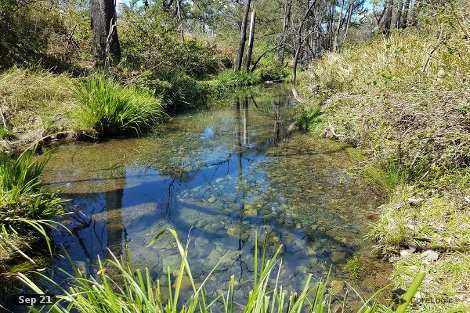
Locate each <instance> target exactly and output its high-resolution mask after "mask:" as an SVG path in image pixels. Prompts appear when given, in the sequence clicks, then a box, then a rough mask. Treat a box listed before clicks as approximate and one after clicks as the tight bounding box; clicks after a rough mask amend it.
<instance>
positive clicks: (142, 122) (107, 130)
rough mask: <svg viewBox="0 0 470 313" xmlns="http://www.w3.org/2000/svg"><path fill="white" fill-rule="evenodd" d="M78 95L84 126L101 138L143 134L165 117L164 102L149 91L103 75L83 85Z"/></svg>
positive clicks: (96, 76) (93, 76)
mask: <svg viewBox="0 0 470 313" xmlns="http://www.w3.org/2000/svg"><path fill="white" fill-rule="evenodd" d="M76 94H77V98H78V101H79V102H80V105H81V111H80V114H79V119H80V120H81V122H82V125H83V127H84V128H85V129H93V130H94V131H95V132H96V133H97V134H98V135H100V136H108V135H118V134H123V133H132V134H135V135H140V134H142V133H143V132H144V131H145V130H147V129H149V128H150V127H151V126H152V125H153V124H154V123H156V122H158V121H159V120H161V119H162V118H163V117H164V115H165V114H164V112H163V103H162V100H161V99H159V98H156V97H154V96H153V95H152V94H151V93H150V92H149V91H148V90H145V89H139V88H137V87H125V86H122V85H120V84H119V83H117V82H116V81H114V80H113V79H112V78H110V77H106V76H104V75H101V74H96V75H92V76H90V77H89V78H87V79H86V80H84V81H83V82H82V83H80V84H79V85H78V86H77V88H76Z"/></svg>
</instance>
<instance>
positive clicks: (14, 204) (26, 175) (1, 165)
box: [0, 148, 63, 262]
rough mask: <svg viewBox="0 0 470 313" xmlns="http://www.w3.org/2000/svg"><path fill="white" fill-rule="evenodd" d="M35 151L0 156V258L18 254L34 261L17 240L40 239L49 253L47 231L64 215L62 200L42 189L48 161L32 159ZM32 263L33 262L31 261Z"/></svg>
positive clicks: (46, 159)
mask: <svg viewBox="0 0 470 313" xmlns="http://www.w3.org/2000/svg"><path fill="white" fill-rule="evenodd" d="M35 151H36V149H35V148H33V149H32V150H26V151H24V152H23V153H22V154H20V155H19V156H17V157H11V156H9V155H6V154H4V153H2V154H0V250H1V251H0V254H1V255H2V258H5V257H6V256H4V255H3V254H9V253H11V252H17V253H19V254H20V255H22V256H23V257H25V258H27V259H28V260H30V261H33V260H32V259H31V258H30V257H29V256H28V255H27V253H26V252H24V251H23V250H22V248H21V247H22V246H24V245H25V242H24V241H27V239H25V240H24V241H23V242H22V240H20V238H31V237H33V238H34V237H37V236H39V237H42V238H43V239H44V240H45V241H46V244H47V248H48V250H49V252H50V253H52V249H51V243H50V238H49V236H48V229H49V228H51V227H53V228H54V227H56V226H59V225H60V224H59V223H57V222H54V221H53V220H51V219H52V218H53V217H55V216H58V215H61V214H63V208H62V202H63V201H62V200H60V199H59V198H57V197H56V196H55V195H53V194H49V193H45V192H44V191H43V190H42V188H41V183H40V175H41V173H42V171H43V169H44V166H45V165H46V163H47V161H48V157H47V156H44V157H43V158H42V159H41V160H37V159H36V158H35ZM33 262H34V261H33Z"/></svg>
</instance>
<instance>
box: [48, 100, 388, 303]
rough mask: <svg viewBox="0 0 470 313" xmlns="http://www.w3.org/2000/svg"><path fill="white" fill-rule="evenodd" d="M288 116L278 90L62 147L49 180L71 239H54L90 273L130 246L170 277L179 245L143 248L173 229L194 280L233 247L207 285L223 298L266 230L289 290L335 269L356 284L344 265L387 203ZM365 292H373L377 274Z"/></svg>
mask: <svg viewBox="0 0 470 313" xmlns="http://www.w3.org/2000/svg"><path fill="white" fill-rule="evenodd" d="M292 115H293V108H292V106H291V104H290V99H289V96H286V95H285V94H283V93H276V92H271V94H270V95H269V96H268V97H257V96H247V97H243V96H238V97H235V98H234V99H233V101H232V102H231V104H230V105H229V106H228V107H226V108H219V109H214V110H213V111H210V112H202V113H193V114H185V115H181V116H177V117H175V118H174V119H173V121H172V123H171V124H170V125H169V126H168V127H169V129H171V131H169V132H163V133H161V134H155V135H152V136H149V137H146V138H136V139H121V140H110V141H107V142H103V143H99V144H96V143H95V144H90V143H76V144H72V145H68V146H62V147H59V148H58V149H57V151H56V152H55V153H54V154H53V156H52V158H51V160H50V162H49V165H48V167H47V169H46V172H45V180H46V183H48V184H49V188H51V189H54V190H59V192H60V194H61V195H62V196H63V197H65V198H68V199H70V202H68V204H67V206H68V208H69V210H70V211H71V212H73V213H72V214H71V215H68V216H67V217H66V218H65V219H64V221H63V222H64V223H65V224H67V226H68V227H69V229H70V230H71V231H72V233H73V236H71V235H69V234H67V233H65V232H54V233H53V239H54V242H55V243H57V244H58V245H62V246H63V247H64V248H65V250H66V252H67V254H68V255H69V256H70V258H71V259H72V260H73V262H74V264H75V265H76V266H77V267H79V268H80V269H81V270H82V271H83V272H86V273H90V274H92V273H95V271H96V263H97V258H98V256H100V257H101V258H106V257H109V251H111V252H112V253H113V254H114V255H116V256H118V257H123V256H124V254H125V251H126V249H128V250H129V252H130V255H131V256H132V259H133V260H134V261H135V262H136V263H137V265H140V266H148V267H149V268H150V269H153V270H155V272H154V277H160V278H161V279H162V280H163V281H165V279H166V275H163V274H166V273H167V271H168V267H170V272H171V274H172V275H173V274H175V272H174V271H175V270H177V268H178V264H179V257H178V255H177V251H176V250H175V245H174V242H173V241H172V239H171V238H169V237H164V238H162V239H160V240H159V241H158V242H157V244H156V245H155V246H152V247H151V248H146V245H147V244H148V243H149V242H150V240H151V239H152V238H153V236H155V235H156V234H157V233H158V231H160V230H161V229H163V228H164V227H173V228H175V229H176V230H177V231H178V233H179V235H180V238H185V237H186V236H187V235H188V234H189V233H190V236H191V244H190V253H189V254H190V255H189V258H190V265H191V270H192V272H193V275H194V276H195V279H197V280H199V281H202V279H203V278H204V277H205V275H207V274H208V273H209V271H210V270H211V268H212V267H213V266H214V265H215V264H216V263H217V262H218V261H219V260H220V258H221V257H222V256H223V255H224V254H225V253H226V252H227V251H229V255H228V257H227V258H226V259H225V261H224V262H223V263H222V264H221V265H220V267H219V269H218V270H217V271H216V272H215V273H214V276H213V277H212V279H211V280H209V281H208V283H207V288H208V290H209V291H211V292H216V291H217V289H219V288H224V286H225V285H224V283H223V282H226V281H228V280H229V279H230V276H231V275H235V277H237V278H238V279H239V281H240V282H241V281H246V280H249V279H250V277H251V276H252V271H253V269H252V263H253V249H254V238H255V234H256V233H260V234H263V235H262V237H263V238H266V242H267V246H268V251H271V253H272V252H273V251H274V250H275V249H276V248H277V247H278V246H279V245H280V244H283V247H284V248H283V251H282V257H283V267H284V269H283V271H282V272H281V276H280V277H281V281H282V282H283V284H284V285H285V286H286V288H299V287H301V286H302V284H303V281H304V279H305V277H306V275H307V274H309V273H312V274H314V276H315V277H316V278H318V279H320V278H321V277H324V276H326V275H327V273H328V271H329V270H330V268H331V272H332V274H331V275H332V278H333V279H349V274H348V272H347V270H345V268H344V265H345V264H346V262H347V261H348V259H350V258H351V257H352V256H354V255H355V254H358V253H364V251H368V250H370V246H371V243H370V242H368V241H367V240H365V239H364V234H365V232H366V225H367V222H368V220H367V216H368V215H370V213H371V211H372V210H373V209H374V208H375V207H376V205H377V204H378V202H379V200H380V195H377V194H374V193H373V191H372V190H368V189H367V186H366V185H365V184H364V183H363V182H362V181H361V180H360V179H359V178H357V177H354V176H352V175H350V174H349V169H350V168H351V167H352V166H354V165H355V164H357V163H355V162H356V161H355V160H354V158H353V157H352V156H351V154H350V153H349V150H348V149H349V148H347V147H346V146H344V145H342V144H339V143H334V142H329V141H323V140H317V139H312V138H311V137H310V136H306V135H302V134H294V135H293V136H289V137H288V136H287V134H288V131H287V129H288V126H289V125H290V123H291V122H292ZM108 249H109V251H108ZM58 268H65V269H67V270H70V269H71V266H70V264H69V261H68V259H67V258H66V257H64V254H63V253H62V254H59V255H58V256H57V257H56V258H55V260H54V263H53V265H52V266H51V268H50V276H52V277H54V279H56V280H58V281H60V280H62V279H64V275H63V274H61V273H60V272H59V271H58V270H57V269H58ZM381 270H382V268H380V267H379V268H378V270H377V272H374V270H373V269H372V270H371V273H370V277H375V276H377V275H379V273H378V272H380V271H381ZM379 276H380V275H379ZM351 283H352V284H353V285H355V286H356V288H358V289H359V290H362V291H364V292H368V291H369V290H368V288H365V287H364V286H358V285H360V284H359V283H355V282H351ZM369 283H370V284H369ZM368 284H369V285H368V286H367V287H369V288H371V289H373V288H375V287H376V286H375V285H374V278H371V279H370V280H369V281H368ZM377 284H379V285H381V284H382V285H383V284H384V282H383V281H381V282H378V283H377ZM363 287H364V288H363ZM237 292H238V293H239V295H240V296H244V292H246V290H245V288H244V287H243V286H242V287H240V290H238V291H237Z"/></svg>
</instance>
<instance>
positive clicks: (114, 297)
mask: <svg viewBox="0 0 470 313" xmlns="http://www.w3.org/2000/svg"><path fill="white" fill-rule="evenodd" d="M166 232H169V233H171V235H172V236H173V237H174V239H175V241H176V244H177V249H178V253H179V255H180V257H181V263H180V266H179V271H178V272H177V274H176V278H175V280H174V281H171V279H170V278H171V277H170V276H169V277H168V287H167V288H168V290H169V297H168V299H167V300H165V299H164V298H163V296H162V288H163V286H162V285H161V284H160V281H159V280H156V281H154V280H153V279H152V276H151V274H150V270H149V269H148V268H145V269H137V268H135V267H134V266H133V264H132V262H131V261H130V257H128V258H127V260H118V259H117V258H116V257H115V256H114V255H113V254H112V253H111V252H110V253H111V259H108V260H106V261H104V262H103V261H101V260H100V259H99V260H98V266H99V268H98V271H97V274H96V276H90V277H86V276H85V275H84V274H83V273H82V272H81V271H80V270H79V269H78V268H76V267H74V273H73V274H67V275H68V279H69V281H70V282H71V287H70V288H69V289H64V288H63V287H62V286H60V285H58V284H57V283H55V282H54V281H53V280H52V279H50V278H48V277H46V276H45V275H43V274H40V273H38V275H39V276H40V277H42V279H44V280H46V281H48V282H49V283H50V284H52V285H53V286H54V288H56V289H58V290H60V293H59V295H58V301H57V302H56V303H55V304H54V305H52V306H51V307H42V308H39V307H35V308H33V307H31V308H30V310H31V311H32V312H46V311H47V312H57V313H59V312H70V311H71V310H77V311H78V312H81V313H92V312H93V313H95V312H113V313H114V312H116V313H117V312H135V313H137V312H139V313H140V312H168V313H170V312H185V313H191V312H201V313H202V312H225V313H231V312H246V313H248V312H250V313H251V312H256V313H258V312H259V313H261V312H270V313H275V312H278V313H282V312H299V313H300V312H307V311H308V312H314V313H322V312H330V311H331V300H332V298H331V296H330V293H329V290H328V288H327V281H328V278H327V279H326V281H322V280H320V281H318V282H313V281H312V275H309V276H307V277H306V278H305V284H304V287H303V288H302V289H301V290H299V291H298V292H289V291H287V290H285V289H284V288H283V287H282V285H281V282H280V280H279V275H280V271H281V268H282V260H281V259H280V258H279V253H280V251H281V249H282V246H280V247H279V248H278V249H277V250H276V251H275V252H274V254H273V255H271V256H268V255H267V253H266V251H267V250H266V247H265V246H264V245H263V246H259V244H258V238H257V239H256V241H255V247H254V263H253V269H254V272H253V278H252V281H251V283H252V284H253V285H252V288H251V291H249V292H248V294H247V299H246V300H243V299H237V298H236V297H235V292H234V291H235V288H237V287H236V285H235V279H234V277H233V276H232V277H231V279H230V281H227V282H221V284H227V289H226V291H225V292H222V293H220V294H219V296H218V297H216V298H215V299H210V298H209V297H208V296H207V293H206V290H205V284H206V282H207V281H208V280H209V278H210V277H211V275H212V273H213V272H214V271H215V270H216V269H217V267H218V265H219V264H220V263H221V262H222V261H223V258H222V259H220V261H219V262H218V264H216V265H215V267H214V268H213V269H212V270H211V271H210V273H209V274H208V276H207V277H206V278H205V279H204V280H203V281H202V282H200V283H196V282H195V281H194V279H193V276H192V273H191V269H190V265H189V263H188V252H189V251H188V246H189V240H188V242H187V243H186V244H185V245H184V244H183V243H181V241H180V240H179V238H178V235H177V233H176V231H175V230H173V229H165V230H163V231H161V232H160V233H159V234H158V235H157V236H156V237H155V238H154V240H152V242H151V243H150V244H149V246H150V245H153V244H154V243H155V242H156V241H157V240H158V239H159V238H160V237H161V236H163V235H164V234H165V233H166ZM116 272H117V273H118V274H117V275H116V274H114V275H113V274H111V273H116ZM184 276H186V277H187V278H188V279H189V281H190V284H191V287H190V289H191V291H190V295H189V296H188V298H186V299H184V298H183V294H182V281H183V277H184ZM19 278H20V280H21V281H23V282H24V283H25V284H26V285H28V286H29V287H30V288H32V289H33V290H34V291H35V292H37V293H40V294H41V293H43V290H41V288H40V287H39V286H38V285H36V284H35V283H34V282H33V281H32V280H31V279H30V278H28V277H27V276H26V275H24V274H19ZM423 278H424V273H419V274H418V275H417V276H416V278H415V280H414V281H413V282H412V283H411V285H410V289H409V290H408V292H407V294H406V295H405V297H404V298H403V299H404V301H403V303H402V304H401V305H400V306H399V307H398V308H397V311H396V312H398V313H402V312H405V309H406V308H407V306H408V304H409V303H410V301H411V299H412V298H413V296H414V294H415V293H416V291H417V290H418V287H419V285H420V284H421V281H422V280H423ZM373 302H374V300H373V298H370V299H368V300H365V301H364V304H363V306H362V307H361V308H360V309H359V310H358V311H357V312H358V313H365V312H367V313H371V312H383V311H385V310H387V308H386V307H384V306H380V305H377V304H374V303H373ZM345 306H346V307H347V303H346V304H345ZM390 312H392V310H390Z"/></svg>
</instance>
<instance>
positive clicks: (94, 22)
mask: <svg viewBox="0 0 470 313" xmlns="http://www.w3.org/2000/svg"><path fill="white" fill-rule="evenodd" d="M90 14H91V28H92V30H93V39H94V42H95V45H94V48H95V49H94V50H95V51H94V54H95V66H104V65H105V64H106V63H107V62H109V61H112V62H117V61H119V60H120V58H121V47H120V45H119V39H118V33H117V18H116V3H115V2H114V1H113V0H91V2H90Z"/></svg>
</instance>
